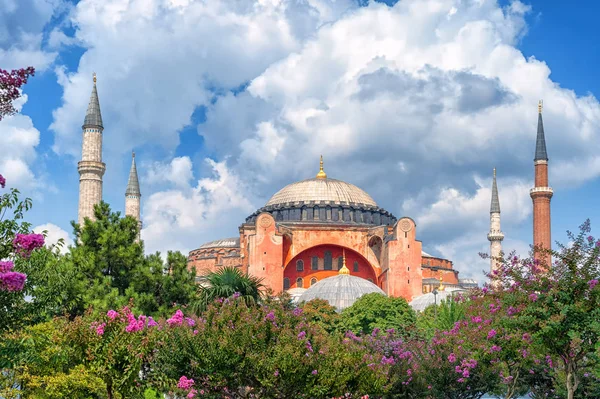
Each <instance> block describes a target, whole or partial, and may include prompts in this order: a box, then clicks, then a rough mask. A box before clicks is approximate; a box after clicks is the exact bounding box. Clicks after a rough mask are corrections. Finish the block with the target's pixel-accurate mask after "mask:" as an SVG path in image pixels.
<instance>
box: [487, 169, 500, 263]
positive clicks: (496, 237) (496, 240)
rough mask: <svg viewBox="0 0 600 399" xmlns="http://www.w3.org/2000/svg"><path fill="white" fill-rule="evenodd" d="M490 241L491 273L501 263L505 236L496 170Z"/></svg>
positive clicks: (488, 236) (491, 208)
mask: <svg viewBox="0 0 600 399" xmlns="http://www.w3.org/2000/svg"><path fill="white" fill-rule="evenodd" d="M487 238H488V240H489V241H490V257H491V258H490V272H491V273H493V272H494V270H498V266H499V265H500V262H498V260H497V259H496V258H498V257H499V256H500V253H501V252H502V240H504V234H503V233H502V230H501V229H500V200H499V198H498V185H497V184H496V168H494V180H493V183H492V204H491V206H490V232H489V233H488V235H487Z"/></svg>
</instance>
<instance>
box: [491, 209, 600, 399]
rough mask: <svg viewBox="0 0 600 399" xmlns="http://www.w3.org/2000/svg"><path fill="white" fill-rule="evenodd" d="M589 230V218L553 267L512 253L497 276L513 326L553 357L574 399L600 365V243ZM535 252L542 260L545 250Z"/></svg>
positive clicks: (562, 248) (555, 253) (556, 371)
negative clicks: (509, 309) (599, 343)
mask: <svg viewBox="0 0 600 399" xmlns="http://www.w3.org/2000/svg"><path fill="white" fill-rule="evenodd" d="M590 231H591V228H590V223H589V220H588V221H586V222H585V223H584V224H583V225H581V226H580V232H579V234H578V235H577V236H575V235H574V234H573V233H570V232H569V233H568V235H569V239H570V240H571V242H572V243H571V244H570V245H569V246H564V245H560V251H553V252H552V256H553V257H554V259H555V261H554V264H553V265H552V266H551V267H548V266H547V265H544V264H541V263H540V262H539V261H538V260H537V259H532V258H530V259H519V258H518V257H516V256H514V255H513V256H511V257H510V258H509V259H507V260H505V262H504V263H503V267H502V268H501V270H500V271H499V273H498V274H497V275H496V276H494V277H496V278H497V283H496V286H497V291H498V295H500V296H501V300H502V303H503V305H504V306H505V307H507V308H508V307H510V308H512V309H515V314H514V315H513V319H514V323H513V324H514V325H515V326H517V327H518V328H520V329H521V330H522V331H525V332H527V333H528V334H530V335H531V337H532V340H533V342H534V343H535V344H536V345H538V346H540V347H541V348H543V350H544V351H546V352H547V353H548V354H549V355H550V356H551V358H550V362H549V363H550V368H551V369H552V370H553V372H554V375H555V376H557V377H558V376H561V375H562V381H563V384H564V385H563V387H564V388H566V392H567V397H568V398H569V399H572V398H573V397H574V395H575V392H576V391H577V390H578V388H579V386H580V384H581V382H582V381H583V379H584V374H585V373H588V374H589V373H590V371H591V370H595V369H596V368H597V367H598V365H599V363H598V356H597V348H598V340H599V338H600V286H598V281H599V280H600V240H596V239H594V237H592V236H591V235H589V233H590ZM534 250H535V253H536V254H538V255H537V256H539V257H543V255H544V250H543V249H542V248H534Z"/></svg>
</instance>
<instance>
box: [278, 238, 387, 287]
mask: <svg viewBox="0 0 600 399" xmlns="http://www.w3.org/2000/svg"><path fill="white" fill-rule="evenodd" d="M342 250H343V248H342V247H340V246H335V245H319V246H316V247H313V248H309V249H307V250H305V251H303V252H302V253H300V254H298V255H296V256H295V257H294V258H293V259H292V260H291V261H290V262H289V263H288V264H287V265H286V267H285V271H284V278H288V279H289V281H290V288H298V285H297V283H296V280H297V279H298V278H299V277H300V278H302V280H303V288H308V287H310V281H311V279H313V278H316V279H317V281H321V280H322V279H324V278H327V277H331V276H335V275H337V274H338V258H339V257H341V256H342ZM325 251H331V255H332V270H323V268H324V259H325ZM345 252H346V267H347V268H348V269H349V270H350V274H351V275H353V276H357V277H361V278H364V279H366V280H368V279H371V281H372V282H373V284H377V277H376V276H375V272H374V271H373V268H372V267H371V265H369V263H368V262H367V261H366V259H365V258H364V257H362V256H361V255H360V254H358V253H356V252H354V251H352V250H350V249H345ZM314 256H316V257H318V258H319V263H318V268H319V269H320V270H312V258H313V257H314ZM298 260H302V261H303V262H304V270H303V271H297V270H296V269H297V266H296V264H297V261H298ZM354 262H358V272H355V271H354Z"/></svg>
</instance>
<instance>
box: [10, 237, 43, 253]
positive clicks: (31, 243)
mask: <svg viewBox="0 0 600 399" xmlns="http://www.w3.org/2000/svg"><path fill="white" fill-rule="evenodd" d="M42 246H44V236H43V235H41V234H17V235H16V236H15V239H14V240H13V248H14V250H15V252H16V253H17V254H19V255H21V256H22V257H24V258H28V257H29V255H31V251H33V250H34V249H37V248H41V247H42Z"/></svg>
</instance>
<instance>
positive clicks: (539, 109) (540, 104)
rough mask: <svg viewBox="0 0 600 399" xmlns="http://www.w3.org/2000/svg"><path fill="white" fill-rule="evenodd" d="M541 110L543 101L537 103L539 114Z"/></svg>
mask: <svg viewBox="0 0 600 399" xmlns="http://www.w3.org/2000/svg"><path fill="white" fill-rule="evenodd" d="M542 108H544V100H540V101H539V102H538V112H539V113H540V114H541V113H542Z"/></svg>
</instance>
